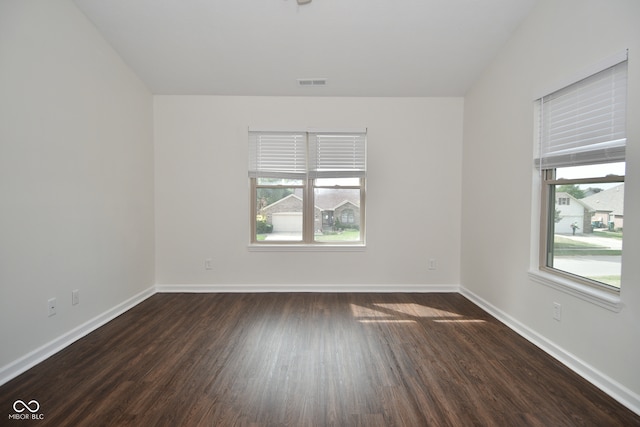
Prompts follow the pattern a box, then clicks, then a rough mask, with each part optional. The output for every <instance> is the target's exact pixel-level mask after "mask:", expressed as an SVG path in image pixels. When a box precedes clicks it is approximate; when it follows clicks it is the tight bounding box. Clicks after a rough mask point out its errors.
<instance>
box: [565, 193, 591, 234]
mask: <svg viewBox="0 0 640 427" xmlns="http://www.w3.org/2000/svg"><path fill="white" fill-rule="evenodd" d="M556 210H557V211H558V217H557V218H559V221H557V222H556V223H555V233H557V234H573V231H574V230H573V226H574V225H575V226H577V227H578V228H577V229H576V230H575V232H576V233H591V232H593V229H592V228H591V218H592V216H593V213H594V211H595V210H594V209H593V208H592V207H591V206H589V205H588V204H587V203H585V202H584V199H576V198H575V197H573V196H572V195H571V194H569V193H562V192H559V193H556Z"/></svg>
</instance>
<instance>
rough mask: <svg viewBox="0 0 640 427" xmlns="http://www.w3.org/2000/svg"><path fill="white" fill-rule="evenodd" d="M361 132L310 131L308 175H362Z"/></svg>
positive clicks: (363, 144)
mask: <svg viewBox="0 0 640 427" xmlns="http://www.w3.org/2000/svg"><path fill="white" fill-rule="evenodd" d="M366 141H367V135H366V134H365V133H310V134H309V174H310V176H311V177H312V178H349V177H365V175H366V164H367V162H366V155H367V150H366Z"/></svg>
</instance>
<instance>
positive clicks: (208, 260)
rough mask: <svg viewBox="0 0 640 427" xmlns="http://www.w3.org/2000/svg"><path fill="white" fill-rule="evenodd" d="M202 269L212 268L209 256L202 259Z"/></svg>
mask: <svg viewBox="0 0 640 427" xmlns="http://www.w3.org/2000/svg"><path fill="white" fill-rule="evenodd" d="M204 269H205V270H213V260H212V259H211V258H207V259H205V260H204Z"/></svg>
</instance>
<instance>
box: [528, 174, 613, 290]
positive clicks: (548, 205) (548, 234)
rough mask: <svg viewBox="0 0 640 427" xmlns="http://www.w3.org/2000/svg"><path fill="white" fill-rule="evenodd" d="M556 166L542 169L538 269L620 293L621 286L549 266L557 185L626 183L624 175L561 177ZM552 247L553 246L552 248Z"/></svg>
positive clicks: (551, 254) (598, 288) (551, 252)
mask: <svg viewBox="0 0 640 427" xmlns="http://www.w3.org/2000/svg"><path fill="white" fill-rule="evenodd" d="M555 174H556V168H548V169H542V170H541V171H540V176H541V191H540V195H541V198H540V236H539V242H540V244H539V258H538V269H539V270H540V271H542V272H545V273H548V274H552V275H555V276H558V277H561V278H563V279H565V280H570V281H573V282H576V283H578V284H581V285H586V286H589V287H591V288H594V289H597V290H599V291H604V292H606V293H610V294H613V295H619V294H620V289H621V287H622V286H621V287H620V288H616V287H614V286H611V285H607V284H606V283H602V282H598V281H596V280H592V279H589V278H587V277H584V276H580V275H578V274H573V273H570V272H567V271H564V270H560V269H557V268H554V267H550V266H549V263H550V262H549V257H550V256H553V243H554V238H553V236H552V233H553V227H551V221H552V220H553V218H552V214H551V210H552V209H554V208H555V194H556V193H555V187H556V186H559V185H574V184H605V183H606V184H608V183H624V179H625V176H624V175H608V176H604V177H588V178H575V179H567V178H559V179H557V178H556V176H555ZM550 247H551V248H550Z"/></svg>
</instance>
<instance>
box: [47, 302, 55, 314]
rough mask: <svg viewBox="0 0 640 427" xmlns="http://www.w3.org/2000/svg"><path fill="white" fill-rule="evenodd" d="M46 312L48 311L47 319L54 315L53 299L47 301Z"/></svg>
mask: <svg viewBox="0 0 640 427" xmlns="http://www.w3.org/2000/svg"><path fill="white" fill-rule="evenodd" d="M47 310H48V313H49V317H51V316H53V315H54V314H56V299H55V298H50V299H49V301H47Z"/></svg>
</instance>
